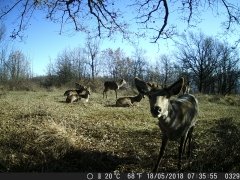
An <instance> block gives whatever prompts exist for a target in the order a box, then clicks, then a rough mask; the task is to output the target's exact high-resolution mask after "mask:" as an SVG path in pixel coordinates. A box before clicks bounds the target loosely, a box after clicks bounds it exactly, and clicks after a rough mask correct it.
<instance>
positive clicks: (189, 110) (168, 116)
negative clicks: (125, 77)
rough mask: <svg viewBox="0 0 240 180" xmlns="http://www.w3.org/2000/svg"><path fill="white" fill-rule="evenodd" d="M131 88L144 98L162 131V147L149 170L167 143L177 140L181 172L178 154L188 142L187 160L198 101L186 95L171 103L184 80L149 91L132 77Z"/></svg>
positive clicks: (160, 156)
mask: <svg viewBox="0 0 240 180" xmlns="http://www.w3.org/2000/svg"><path fill="white" fill-rule="evenodd" d="M135 85H136V87H137V89H138V91H139V92H140V93H143V94H145V95H147V96H148V98H149V104H150V112H151V114H152V116H153V117H155V118H158V120H159V127H160V129H161V131H162V145H161V149H160V152H159V156H158V159H157V163H156V166H155V167H154V169H153V171H154V172H156V171H157V169H158V166H159V164H160V162H161V159H162V157H163V155H164V151H165V148H166V145H167V142H168V140H173V141H177V140H179V139H180V146H179V149H178V169H181V160H182V155H183V152H184V150H185V147H186V144H187V141H188V157H190V143H191V140H192V132H193V129H194V126H195V124H196V121H197V120H196V116H197V114H198V101H197V99H196V98H195V97H194V96H193V95H190V94H183V95H180V96H179V97H178V98H176V99H175V100H170V97H171V96H173V95H177V94H179V93H180V91H181V90H182V87H183V85H184V79H183V78H181V79H179V80H178V81H176V82H175V83H174V84H172V85H171V86H169V87H167V88H163V89H156V88H154V89H152V88H151V87H150V86H149V85H148V84H147V83H146V82H144V81H142V80H140V79H139V78H135Z"/></svg>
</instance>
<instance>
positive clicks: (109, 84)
mask: <svg viewBox="0 0 240 180" xmlns="http://www.w3.org/2000/svg"><path fill="white" fill-rule="evenodd" d="M126 83H127V82H126V81H125V80H124V79H122V80H121V81H120V83H117V82H115V81H105V82H104V90H103V98H104V95H105V97H106V98H107V91H109V90H114V91H115V94H116V99H117V90H118V89H119V88H120V87H122V86H123V85H124V84H126Z"/></svg>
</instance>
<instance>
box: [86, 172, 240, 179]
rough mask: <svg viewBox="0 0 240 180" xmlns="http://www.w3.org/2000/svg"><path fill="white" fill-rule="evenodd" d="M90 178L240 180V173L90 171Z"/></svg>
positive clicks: (88, 177)
mask: <svg viewBox="0 0 240 180" xmlns="http://www.w3.org/2000/svg"><path fill="white" fill-rule="evenodd" d="M87 179H88V180H92V179H98V180H119V179H120V180H160V179H161V180H240V173H204V172H203V173H192V172H188V173H180V172H179V173H93V174H92V173H88V176H87Z"/></svg>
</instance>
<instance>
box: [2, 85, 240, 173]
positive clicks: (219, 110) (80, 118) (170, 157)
mask: <svg viewBox="0 0 240 180" xmlns="http://www.w3.org/2000/svg"><path fill="white" fill-rule="evenodd" d="M63 93H64V91H63V90H57V89H55V90H54V91H51V92H47V91H37V92H31V91H29V92H27V91H18V92H15V91H11V92H0V107H1V108H0V171H1V172H89V171H92V172H110V171H115V170H117V171H120V172H149V171H151V169H152V168H153V166H154V163H155V161H156V158H157V156H158V151H159V147H160V142H161V140H160V136H161V132H160V131H159V128H158V126H157V119H154V118H152V117H151V114H150V112H149V105H148V99H147V98H145V99H143V101H142V102H140V103H139V104H138V105H137V106H134V107H130V108H120V107H114V106H113V105H114V104H115V94H114V93H109V98H108V100H106V99H104V100H103V99H102V94H101V93H92V95H91V97H90V100H89V102H88V103H81V102H78V103H74V104H66V103H65V97H64V96H63ZM119 96H121V93H120V95H119ZM197 98H198V100H199V106H200V114H199V116H198V123H197V126H196V128H195V132H194V134H193V136H194V137H193V146H192V147H193V151H192V156H191V160H190V161H187V160H186V159H184V161H183V163H184V164H183V170H182V171H188V172H189V171H194V172H203V171H204V172H236V171H238V172H239V171H240V163H239V160H240V108H239V107H240V97H239V96H228V97H220V96H209V95H197ZM177 153H178V144H177V143H176V142H170V143H169V144H168V147H167V150H166V153H165V155H164V158H163V161H162V163H161V167H160V169H159V170H160V171H167V172H172V171H177V157H178V156H177Z"/></svg>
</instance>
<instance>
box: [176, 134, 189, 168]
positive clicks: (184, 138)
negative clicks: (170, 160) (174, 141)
mask: <svg viewBox="0 0 240 180" xmlns="http://www.w3.org/2000/svg"><path fill="white" fill-rule="evenodd" d="M186 141H187V138H186V136H183V137H181V140H180V146H179V148H178V170H180V169H181V166H182V155H183V151H184V148H185V147H184V146H185V145H186Z"/></svg>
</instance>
